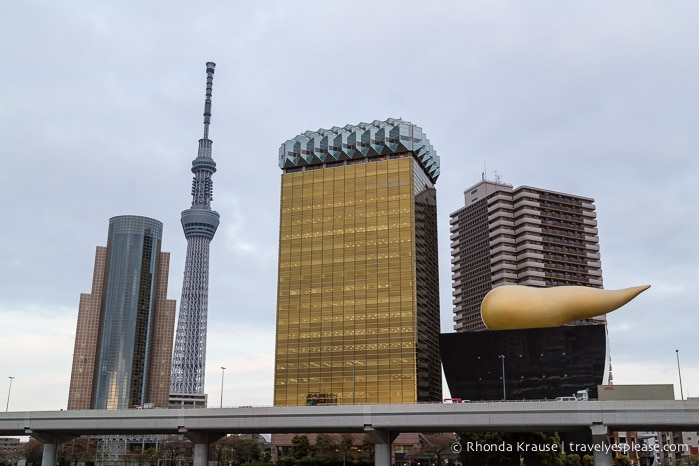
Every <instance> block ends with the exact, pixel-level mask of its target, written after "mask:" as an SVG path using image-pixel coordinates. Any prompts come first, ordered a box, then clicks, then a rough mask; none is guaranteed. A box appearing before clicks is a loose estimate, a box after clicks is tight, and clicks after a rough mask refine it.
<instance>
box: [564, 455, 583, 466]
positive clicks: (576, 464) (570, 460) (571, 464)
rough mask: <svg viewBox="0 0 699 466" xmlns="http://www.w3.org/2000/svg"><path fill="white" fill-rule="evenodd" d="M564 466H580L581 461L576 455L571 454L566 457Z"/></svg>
mask: <svg viewBox="0 0 699 466" xmlns="http://www.w3.org/2000/svg"><path fill="white" fill-rule="evenodd" d="M566 466H582V459H581V458H580V455H578V454H577V453H571V454H570V455H568V456H567V457H566Z"/></svg>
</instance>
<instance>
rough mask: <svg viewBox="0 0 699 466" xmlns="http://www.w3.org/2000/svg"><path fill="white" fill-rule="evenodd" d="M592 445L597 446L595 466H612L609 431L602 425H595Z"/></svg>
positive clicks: (591, 428) (592, 429)
mask: <svg viewBox="0 0 699 466" xmlns="http://www.w3.org/2000/svg"><path fill="white" fill-rule="evenodd" d="M590 430H591V431H592V443H594V445H595V450H594V453H593V458H594V459H595V466H612V450H611V448H610V445H609V429H608V428H607V426H605V425H602V424H593V425H592V427H590Z"/></svg>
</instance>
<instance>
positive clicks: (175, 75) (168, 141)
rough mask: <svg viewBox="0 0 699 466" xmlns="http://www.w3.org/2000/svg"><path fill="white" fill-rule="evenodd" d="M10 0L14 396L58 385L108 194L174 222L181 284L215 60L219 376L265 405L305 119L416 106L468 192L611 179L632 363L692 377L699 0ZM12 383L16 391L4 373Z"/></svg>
mask: <svg viewBox="0 0 699 466" xmlns="http://www.w3.org/2000/svg"><path fill="white" fill-rule="evenodd" d="M2 10H3V11H2V14H1V15H0V43H1V44H2V45H1V46H0V67H1V70H2V71H1V73H0V135H1V136H2V150H1V151H0V157H1V159H0V196H2V199H3V207H2V211H1V213H0V218H1V220H0V317H1V319H2V321H1V323H0V355H1V357H0V360H1V361H2V362H0V397H2V398H0V399H2V401H6V399H5V393H7V391H8V389H9V387H8V384H9V381H10V379H9V377H14V380H13V384H12V391H11V397H10V403H9V409H10V410H56V409H61V408H65V407H66V404H67V400H68V386H69V380H70V370H71V364H72V351H73V344H74V337H75V325H76V319H77V312H78V301H79V296H80V293H88V292H89V291H90V289H91V282H92V272H93V264H94V254H95V247H96V246H98V245H106V241H107V227H108V221H109V218H110V217H113V216H116V215H126V214H133V215H145V216H149V217H153V218H156V219H158V220H160V221H162V222H163V223H164V240H163V250H164V251H169V252H170V253H171V264H170V286H169V291H168V295H169V297H170V298H172V299H176V300H177V304H178V309H179V300H180V289H181V286H182V274H183V270H184V257H185V251H186V241H185V238H184V235H183V233H182V229H181V226H180V212H181V211H182V210H184V209H186V208H188V207H189V206H190V204H191V195H190V185H191V179H192V174H191V172H190V170H189V169H190V167H191V161H192V159H194V158H195V157H196V150H197V140H198V139H199V138H200V137H201V136H202V132H203V126H202V116H201V115H202V111H203V101H204V89H205V80H206V79H205V78H206V75H205V62H207V61H214V62H216V64H217V67H216V74H215V77H214V86H213V117H212V124H211V132H210V137H211V139H212V140H213V141H214V145H213V156H214V160H215V161H216V163H217V166H218V172H217V173H216V174H215V175H214V201H213V204H212V205H213V207H214V209H215V210H217V211H218V212H219V213H220V214H221V225H220V227H219V229H218V232H217V234H216V237H215V238H214V240H213V242H212V244H211V282H210V287H209V295H210V301H209V333H208V353H207V377H206V392H207V393H208V394H209V404H210V406H218V403H219V400H220V396H221V391H220V390H221V369H220V367H221V366H225V367H226V368H227V369H226V372H225V383H224V393H223V404H224V405H226V406H236V405H271V404H272V386H273V372H274V327H275V306H276V302H275V294H276V278H277V274H276V266H277V249H278V224H279V193H280V176H281V170H280V169H279V167H278V166H277V157H278V150H279V146H280V145H281V144H282V143H283V142H284V141H286V140H287V139H290V138H292V137H294V136H295V135H297V134H299V133H301V132H303V131H305V130H309V129H310V130H317V129H319V128H330V127H332V126H343V125H345V124H357V123H359V122H370V121H373V120H385V119H386V118H389V117H394V118H403V119H405V120H408V121H410V122H412V123H414V124H416V125H418V126H420V127H421V128H423V130H424V131H425V133H426V134H427V137H428V138H429V139H430V141H431V143H432V145H433V146H434V149H435V150H436V151H437V153H438V154H439V156H440V157H441V176H440V178H439V180H438V181H437V196H438V209H439V229H440V233H439V234H440V245H439V248H440V258H439V259H440V269H441V303H442V309H441V313H442V329H443V331H452V305H451V277H450V270H449V269H450V264H449V259H450V256H449V253H450V251H449V214H450V213H451V212H453V211H455V210H457V209H458V208H460V207H462V206H463V191H464V190H465V189H466V188H468V187H470V186H471V185H473V184H475V183H476V182H478V181H479V180H480V179H481V174H482V173H483V172H484V170H485V171H486V172H487V174H488V177H489V178H493V177H495V174H496V173H497V175H498V176H499V177H500V179H501V180H502V181H503V182H506V183H509V184H512V185H514V186H515V187H517V186H521V185H530V186H536V187H540V188H546V189H551V190H555V191H561V192H568V193H573V194H578V195H582V196H589V197H592V198H594V199H595V200H596V206H597V215H598V223H599V235H600V247H601V253H602V267H603V277H604V283H605V288H607V289H615V288H624V287H628V286H634V285H641V284H646V283H648V284H651V285H652V288H651V289H650V290H648V291H646V292H645V293H643V294H642V295H640V296H639V297H638V298H636V299H635V300H634V301H632V302H631V303H630V304H628V305H627V306H625V307H623V308H622V309H620V310H618V311H616V312H615V313H612V314H611V315H610V316H609V337H610V344H611V356H612V367H613V374H614V381H615V383H617V384H634V383H672V384H675V385H676V390H675V391H676V393H677V396H678V397H679V377H678V364H677V359H676V356H677V353H676V352H675V350H679V356H680V362H681V371H682V382H683V385H684V391H685V396H686V395H689V396H699V338H698V336H699V335H698V327H699V325H698V322H699V319H697V313H698V312H699V296H698V293H697V283H698V282H699V273H698V272H697V264H698V259H699V246H697V231H699V216H698V215H697V214H698V213H699V212H698V208H697V198H698V197H699V154H698V152H699V151H698V148H699V136H698V135H699V132H698V131H697V129H698V128H699V116H698V112H699V92H698V91H697V86H698V84H697V83H699V59H698V58H699V28H697V27H696V24H697V22H696V21H697V18H698V17H699V3H697V2H695V1H693V0H691V1H690V0H687V1H684V0H677V1H673V2H656V1H644V0H627V1H624V0H620V1H616V2H607V1H585V2H582V1H570V2H560V1H554V0H551V1H537V0H532V1H527V2H521V1H516V0H513V1H497V0H487V1H486V0H483V1H441V2H426V1H406V0H403V1H398V0H395V1H394V0H388V1H387V0H383V1H374V2H371V1H352V2H340V1H328V0H322V1H321V0H319V1H293V2H292V1H288V0H287V1H283V0H280V1H264V0H261V1H255V2H225V1H210V2H203V3H201V2H185V1H170V2H141V1H135V0H134V1H120V2H106V1H89V2H88V1H83V2H79V1H70V0H67V1H62V2H53V1H32V0H22V1H18V0H6V1H4V2H3V8H2ZM3 392H4V393H3Z"/></svg>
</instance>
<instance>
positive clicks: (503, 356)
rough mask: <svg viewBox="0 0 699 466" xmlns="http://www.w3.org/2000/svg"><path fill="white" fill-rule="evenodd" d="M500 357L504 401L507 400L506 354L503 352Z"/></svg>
mask: <svg viewBox="0 0 699 466" xmlns="http://www.w3.org/2000/svg"><path fill="white" fill-rule="evenodd" d="M498 358H500V359H502V401H506V400H507V395H506V394H505V393H506V392H505V355H504V354H501V355H500V356H498Z"/></svg>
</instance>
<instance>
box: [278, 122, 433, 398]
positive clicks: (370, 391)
mask: <svg viewBox="0 0 699 466" xmlns="http://www.w3.org/2000/svg"><path fill="white" fill-rule="evenodd" d="M279 165H280V167H281V168H282V170H283V172H284V173H283V174H282V182H281V219H280V238H279V275H278V293H277V336H276V361H275V377H274V384H275V385H274V404H275V405H277V406H285V405H306V404H311V405H312V404H328V403H330V404H335V403H337V404H355V403H356V404H373V403H415V402H421V401H440V400H441V365H440V357H439V341H438V338H439V330H440V324H439V286H438V267H437V265H438V264H437V209H436V193H435V188H434V183H435V181H436V179H437V177H438V176H439V158H438V156H437V155H436V154H435V152H434V151H433V150H432V147H431V146H430V144H429V141H428V140H427V139H426V138H425V136H424V134H423V133H422V130H421V129H420V128H418V127H416V126H415V125H413V124H411V123H408V122H406V121H403V120H395V119H389V120H387V121H374V122H373V123H371V124H367V123H360V124H359V125H356V126H355V125H347V126H345V127H343V128H338V127H334V128H332V129H330V130H319V131H317V132H310V131H307V132H305V133H304V134H301V135H299V136H297V137H296V138H294V139H292V140H289V141H287V142H286V143H284V144H283V145H282V147H281V149H280V157H279Z"/></svg>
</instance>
